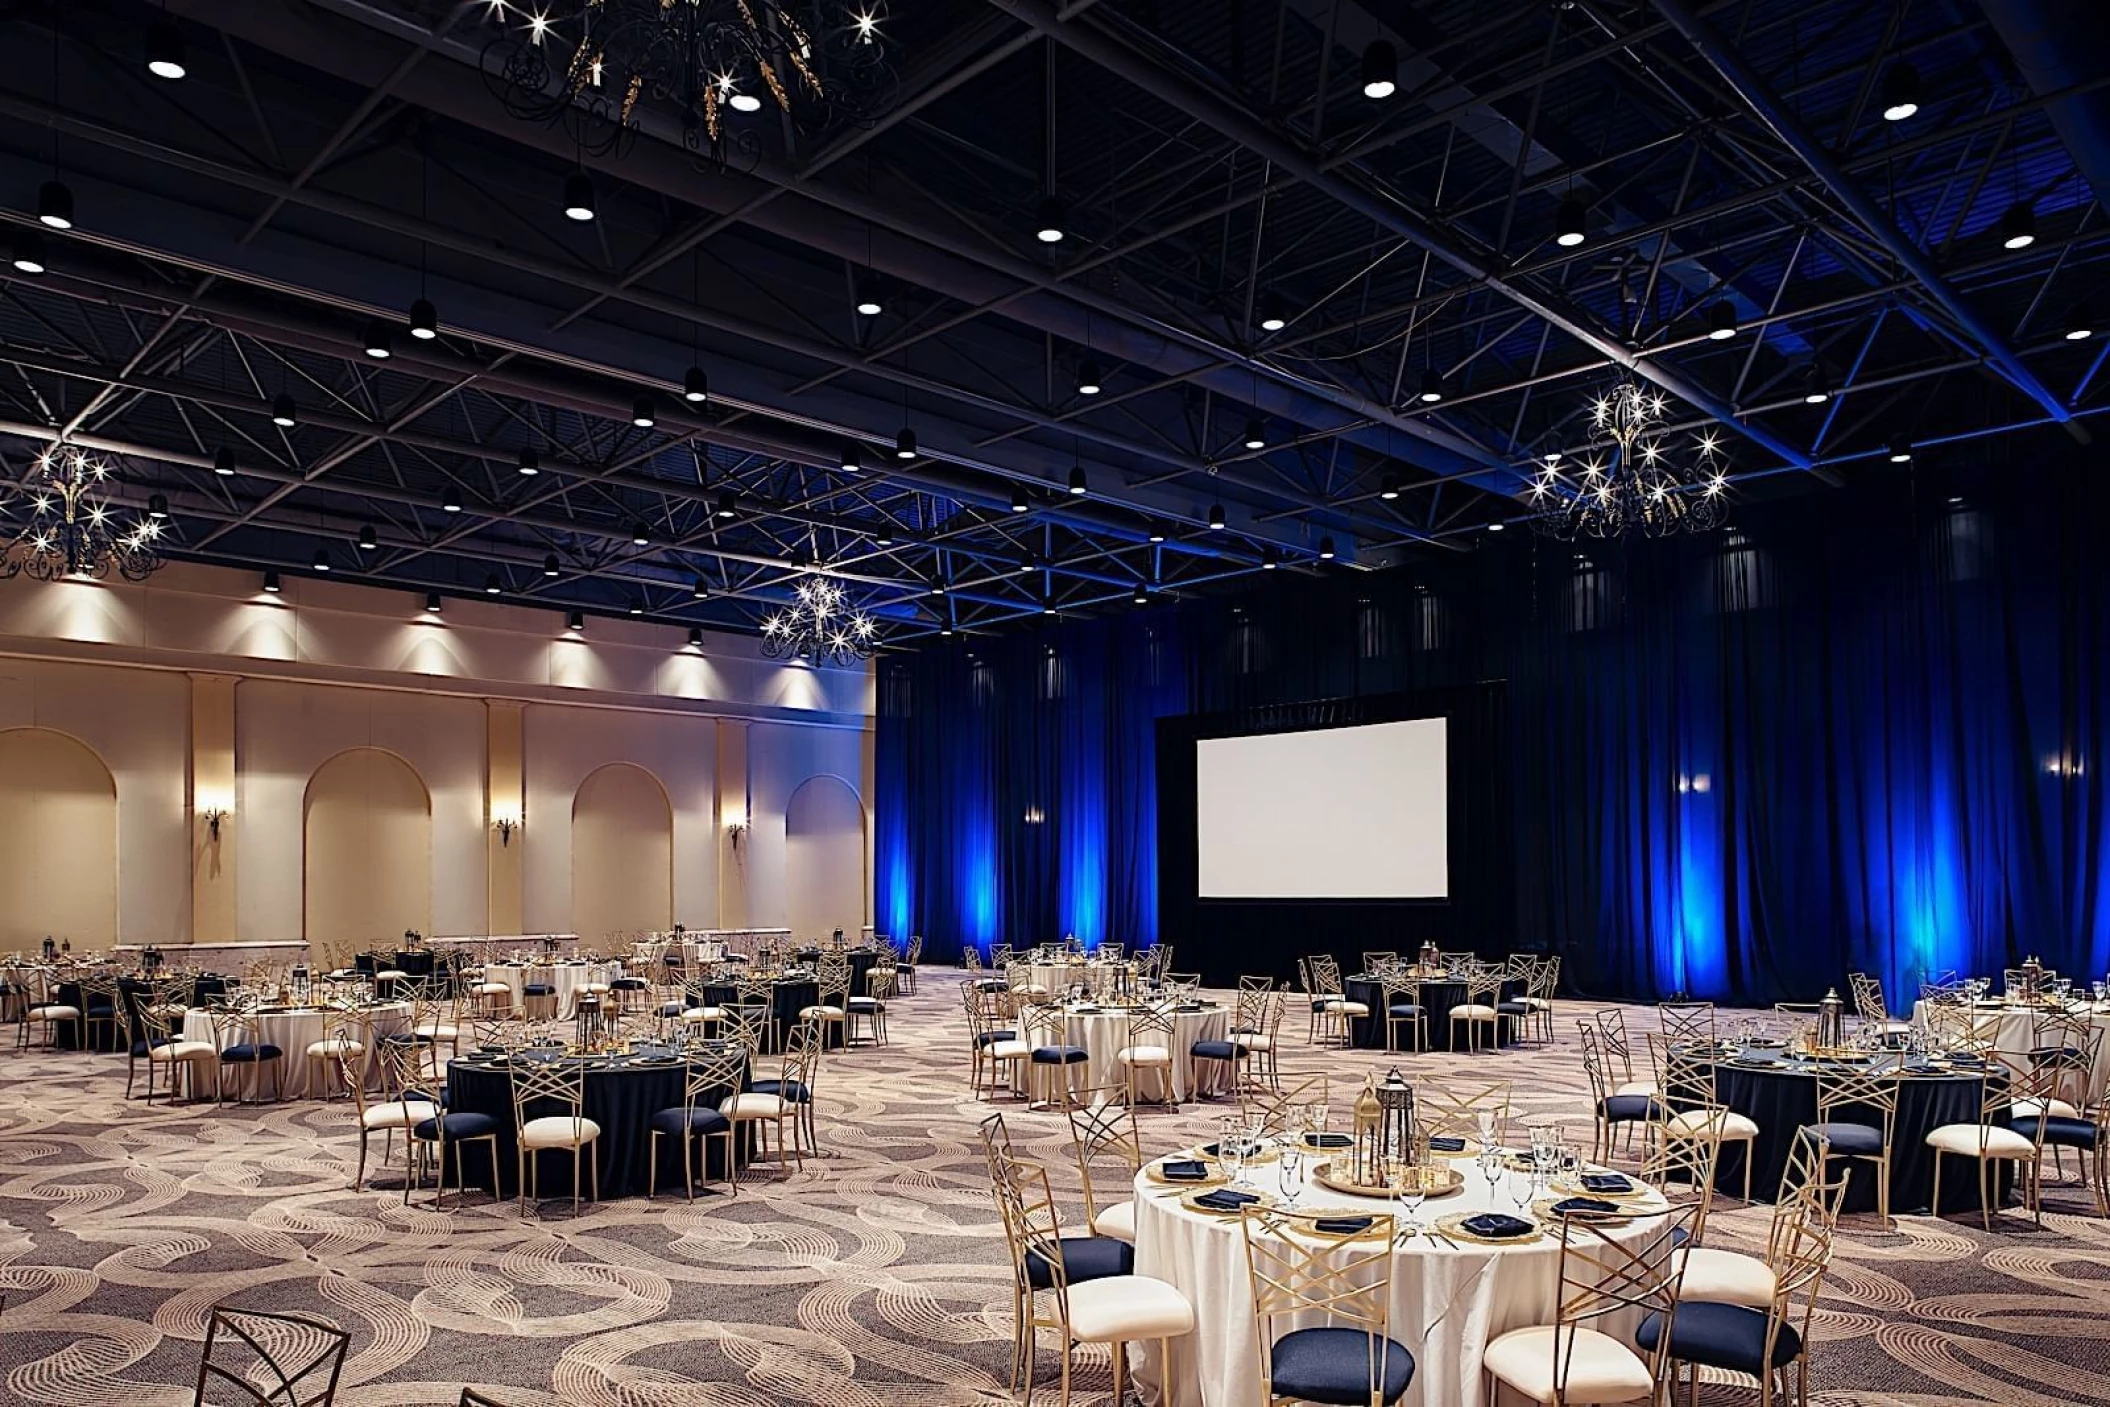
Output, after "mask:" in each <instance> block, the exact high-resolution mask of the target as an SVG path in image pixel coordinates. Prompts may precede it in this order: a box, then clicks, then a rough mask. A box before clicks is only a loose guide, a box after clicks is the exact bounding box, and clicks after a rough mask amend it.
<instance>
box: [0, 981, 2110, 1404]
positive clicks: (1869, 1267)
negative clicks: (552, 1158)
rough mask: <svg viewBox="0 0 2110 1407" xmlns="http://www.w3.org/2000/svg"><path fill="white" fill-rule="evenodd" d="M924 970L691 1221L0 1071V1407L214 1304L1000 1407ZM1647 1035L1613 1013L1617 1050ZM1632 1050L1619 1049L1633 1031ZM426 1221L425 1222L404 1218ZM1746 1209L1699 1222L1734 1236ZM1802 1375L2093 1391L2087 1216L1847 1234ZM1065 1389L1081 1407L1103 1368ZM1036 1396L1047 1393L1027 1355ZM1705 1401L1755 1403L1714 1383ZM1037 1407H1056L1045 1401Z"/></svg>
mask: <svg viewBox="0 0 2110 1407" xmlns="http://www.w3.org/2000/svg"><path fill="white" fill-rule="evenodd" d="M956 981H957V978H956V975H955V974H951V973H936V972H933V973H928V974H926V976H925V980H924V983H923V990H922V992H921V993H920V994H919V995H917V996H913V997H907V998H903V999H901V1000H900V1001H899V1002H897V1003H896V1006H895V1014H894V1019H893V1023H892V1031H891V1035H892V1040H893V1043H892V1044H891V1045H890V1046H889V1047H887V1048H885V1049H881V1050H870V1049H860V1050H858V1051H855V1052H853V1053H851V1054H849V1055H847V1056H843V1057H840V1058H834V1057H831V1058H830V1059H828V1060H827V1061H826V1062H824V1064H823V1065H822V1068H821V1074H820V1077H819V1081H818V1085H819V1095H820V1130H821V1139H822V1143H823V1146H824V1148H825V1149H826V1150H827V1153H828V1156H827V1157H826V1158H824V1159H822V1160H820V1161H817V1162H809V1163H808V1165H807V1171H806V1172H805V1173H804V1174H803V1175H795V1176H792V1177H790V1178H787V1179H784V1180H781V1181H761V1182H754V1183H749V1184H748V1185H747V1186H746V1187H745V1188H744V1189H743V1190H742V1191H741V1193H740V1195H739V1196H738V1197H737V1198H732V1197H727V1196H725V1195H723V1194H718V1195H713V1196H711V1197H709V1198H708V1199H699V1200H698V1201H697V1202H696V1203H695V1204H694V1205H693V1206H690V1205H688V1204H685V1203H684V1202H682V1201H681V1200H679V1199H678V1198H671V1197H667V1196H665V1195H663V1196H662V1197H661V1199H660V1200H659V1201H657V1202H651V1203H648V1202H646V1201H643V1200H641V1199H637V1200H628V1201H620V1202H610V1203H607V1204H604V1205H602V1206H600V1207H596V1208H591V1209H589V1210H587V1211H586V1212H585V1213H584V1214H582V1215H581V1216H580V1217H579V1218H578V1219H577V1220H573V1219H571V1217H570V1215H569V1206H568V1204H567V1205H564V1206H562V1207H557V1206H553V1207H552V1208H551V1209H550V1214H549V1216H548V1217H547V1218H546V1219H537V1218H534V1217H529V1218H525V1219H523V1218H522V1217H521V1216H519V1215H518V1214H517V1212H516V1211H515V1207H514V1204H513V1203H510V1202H507V1203H500V1204H498V1205H495V1206H494V1205H490V1204H488V1203H487V1202H485V1201H484V1200H482V1199H480V1198H479V1199H474V1200H472V1201H470V1202H469V1204H468V1205H467V1206H466V1207H463V1208H460V1209H456V1208H455V1207H454V1206H453V1205H452V1203H450V1206H449V1209H448V1210H446V1211H444V1212H437V1213H436V1212H433V1211H431V1210H428V1209H426V1208H425V1207H423V1206H418V1207H413V1208H405V1207H404V1206H403V1205H402V1200H401V1196H400V1187H401V1183H400V1181H399V1180H398V1179H399V1176H400V1168H399V1167H395V1168H390V1169H387V1170H384V1171H383V1173H382V1174H381V1177H380V1179H379V1180H380V1182H381V1184H382V1186H381V1187H380V1188H378V1189H369V1190H367V1191H364V1192H353V1191H352V1190H350V1184H351V1171H352V1166H353V1162H354V1160H355V1158H356V1155H357V1146H358V1140H357V1136H356V1133H355V1131H354V1129H353V1124H352V1113H351V1109H350V1106H349V1105H348V1104H345V1103H335V1104H328V1105H325V1104H318V1103H313V1102H309V1103H303V1104H285V1105H279V1106H268V1107H260V1108H241V1109H235V1108H229V1109H226V1110H214V1109H212V1108H211V1107H210V1106H206V1107H202V1108H184V1107H177V1108H165V1107H162V1106H160V1105H158V1104H157V1105H156V1106H154V1107H152V1108H148V1107H146V1106H144V1105H142V1104H140V1103H137V1102H132V1103H129V1104H128V1103H126V1102H125V1101H124V1100H123V1098H122V1096H123V1091H124V1064H123V1061H122V1060H121V1059H120V1058H118V1057H116V1056H101V1057H89V1056H81V1055H70V1054H66V1055H61V1054H43V1053H33V1054H29V1055H16V1054H14V1053H13V1052H12V1050H11V1049H10V1050H8V1051H7V1052H6V1053H5V1054H0V1292H4V1293H5V1296H6V1300H7V1304H6V1308H5V1310H4V1312H0V1401H4V1402H6V1403H9V1404H13V1403H53V1404H65V1407H105V1404H107V1407H118V1404H125V1407H164V1405H165V1404H175V1403H178V1402H183V1403H188V1402H189V1401H190V1391H191V1389H190V1386H189V1384H190V1382H191V1381H192V1379H193V1376H194V1374H195V1373H196V1371H197V1362H198V1353H199V1347H200V1344H201V1342H202V1340H203V1336H204V1326H205V1321H206V1317H207V1313H208V1310H209V1307H210V1306H211V1305H212V1304H213V1303H215V1302H216V1301H220V1300H229V1301H232V1302H235V1303H237V1304H240V1305H244V1306H248V1307H253V1308H264V1309H276V1310H299V1311H304V1312H307V1313H311V1314H316V1315H320V1316H322V1317H324V1318H326V1319H329V1320H331V1321H332V1322H334V1323H337V1324H339V1325H341V1326H343V1327H345V1328H347V1329H349V1330H350V1331H351V1332H352V1334H353V1336H354V1337H353V1344H352V1349H351V1354H350V1357H349V1358H348V1360H347V1362H346V1366H345V1375H344V1382H343V1386H342V1387H341V1389H340V1391H339V1393H338V1397H337V1400H338V1401H339V1402H340V1403H343V1404H346V1405H347V1407H411V1404H421V1403H451V1402H453V1401H454V1400H455V1398H456V1396H457V1395H458V1393H459V1391H460V1387H461V1385H462V1384H464V1383H474V1384H478V1385H482V1386H485V1387H488V1388H489V1389H491V1390H492V1391H493V1393H494V1395H496V1396H498V1397H500V1398H501V1399H502V1400H504V1401H507V1402H511V1403H519V1404H522V1407H555V1404H559V1403H565V1404H582V1405H590V1407H617V1404H622V1407H642V1404H683V1407H770V1405H771V1404H786V1403H815V1404H829V1405H830V1407H838V1404H839V1405H840V1407H882V1405H883V1404H904V1405H906V1404H914V1407H943V1404H966V1403H993V1402H1002V1401H1006V1400H1009V1398H1008V1394H1007V1393H1006V1392H1005V1390H1004V1386H1003V1374H1004V1371H1005V1366H1004V1365H1005V1362H1006V1359H1007V1354H1008V1337H1009V1299H1008V1271H1007V1270H1006V1268H1005V1266H1004V1260H1003V1257H1004V1248H1003V1240H1002V1237H1001V1234H1000V1231H999V1229H998V1227H997V1224H996V1221H995V1213H994V1208H993V1206H992V1204H991V1201H990V1198H989V1194H988V1190H987V1185H986V1179H985V1176H984V1173H983V1170H982V1159H981V1154H980V1151H979V1148H978V1146H977V1145H976V1143H975V1138H974V1129H975V1124H976V1122H977V1121H978V1120H979V1119H980V1118H981V1117H982V1116H983V1115H984V1114H985V1113H987V1112H988V1110H987V1106H985V1105H983V1104H979V1103H977V1102H975V1101H973V1100H972V1099H970V1098H968V1097H967V1092H966V1080H965V1075H964V1069H965V1059H964V1021H963V1018H962V1016H961V1013H960V1006H959V1002H958V1000H957V996H956V992H955V984H956ZM1584 1010H1586V1008H1584V1007H1582V1006H1580V1005H1574V1006H1570V1007H1566V1008H1564V1009H1563V1011H1562V1013H1561V1025H1562V1026H1563V1028H1564V1035H1565V1041H1564V1044H1563V1045H1560V1046H1557V1047H1555V1048H1554V1049H1553V1050H1551V1051H1537V1050H1525V1051H1515V1052H1508V1053H1503V1054H1500V1055H1480V1056H1474V1057H1453V1056H1447V1055H1437V1056H1425V1057H1415V1056H1406V1057H1400V1058H1398V1059H1397V1061H1396V1062H1394V1061H1392V1060H1390V1059H1387V1058H1385V1057H1380V1056H1376V1055H1372V1054H1358V1053H1349V1052H1338V1051H1322V1050H1313V1049H1308V1048H1306V1047H1305V1046H1304V1045H1303V1031H1302V1029H1301V1022H1299V1023H1295V1024H1297V1026H1298V1029H1297V1030H1295V1031H1294V1032H1293V1033H1291V1035H1290V1037H1289V1041H1290V1048H1289V1050H1288V1052H1287V1054H1286V1057H1285V1060H1284V1065H1285V1068H1286V1069H1287V1070H1290V1071H1301V1070H1313V1069H1321V1068H1323V1069H1326V1070H1328V1071H1330V1072H1333V1073H1335V1074H1336V1076H1337V1078H1342V1077H1345V1078H1346V1079H1347V1080H1350V1081H1353V1080H1357V1079H1359V1078H1360V1076H1361V1075H1362V1074H1363V1073H1364V1072H1365V1071H1367V1070H1369V1069H1370V1068H1372V1067H1373V1066H1382V1065H1385V1064H1390V1063H1397V1064H1399V1065H1400V1066H1401V1067H1402V1068H1403V1069H1404V1070H1405V1071H1406V1072H1407V1073H1408V1074H1409V1075H1412V1074H1414V1073H1415V1072H1417V1071H1433V1070H1437V1069H1441V1068H1443V1067H1445V1066H1449V1065H1453V1064H1455V1063H1457V1062H1459V1061H1470V1062H1471V1064H1472V1067H1473V1069H1474V1070H1475V1071H1476V1072H1484V1073H1486V1074H1489V1075H1503V1076H1507V1077H1509V1078H1512V1079H1513V1080H1514V1081H1515V1085H1516V1098H1517V1104H1518V1106H1519V1108H1520V1110H1522V1111H1524V1112H1526V1113H1528V1114H1530V1115H1532V1116H1538V1115H1554V1116H1561V1117H1564V1118H1573V1119H1575V1120H1577V1121H1578V1122H1581V1123H1584V1124H1585V1125H1586V1122H1587V1114H1586V1108H1587V1101H1586V1098H1585V1096H1584V1094H1583V1090H1584V1085H1583V1081H1582V1074H1581V1069H1580V1065H1579V1063H1578V1061H1577V1057H1576V1052H1575V1049H1574V1045H1573V1035H1572V1032H1573V1027H1572V1025H1570V1024H1569V1018H1570V1017H1572V1016H1574V1015H1578V1014H1581V1013H1582V1012H1583V1011H1584ZM1652 1021H1653V1017H1652V1015H1650V1014H1647V1013H1642V1012H1630V1013H1629V1022H1630V1024H1631V1025H1633V1026H1634V1027H1635V1028H1636V1029H1637V1030H1638V1029H1639V1028H1641V1027H1643V1026H1645V1025H1647V1024H1651V1023H1652ZM1637 1040H1638V1037H1637ZM1005 1107H1006V1113H1007V1117H1008V1118H1009V1119H1010V1121H1011V1124H1012V1127H1013V1135H1014V1139H1015V1140H1016V1141H1018V1142H1019V1143H1021V1144H1023V1145H1025V1147H1026V1148H1027V1149H1029V1150H1030V1151H1031V1152H1033V1153H1034V1154H1035V1155H1036V1156H1040V1157H1043V1158H1045V1159H1046V1160H1047V1161H1048V1163H1049V1164H1050V1166H1051V1167H1052V1168H1053V1169H1055V1170H1056V1171H1057V1173H1058V1174H1060V1175H1062V1176H1064V1177H1066V1178H1067V1179H1068V1180H1069V1184H1070V1185H1071V1186H1072V1187H1074V1177H1075V1174H1074V1171H1073V1169H1074V1165H1073V1164H1071V1163H1070V1162H1069V1158H1068V1133H1067V1126H1066V1125H1065V1124H1064V1123H1063V1122H1062V1121H1061V1120H1060V1119H1059V1118H1058V1117H1056V1116H1054V1115H1049V1114H1029V1113H1024V1112H1020V1111H1018V1110H1017V1109H1016V1108H1015V1107H1014V1106H1008V1105H1007V1106H1005ZM1218 1112H1220V1111H1219V1109H1218V1108H1217V1107H1214V1106H1210V1105H1207V1104H1204V1105H1198V1106H1197V1105H1189V1106H1185V1107H1184V1108H1183V1110H1182V1112H1181V1113H1180V1114H1179V1115H1177V1116H1175V1115H1172V1114H1170V1113H1164V1112H1157V1111H1146V1112H1145V1114H1144V1116H1143V1127H1144V1135H1145V1142H1146V1145H1147V1146H1149V1147H1151V1148H1153V1149H1157V1148H1171V1147H1173V1146H1175V1145H1179V1144H1183V1143H1187V1142H1191V1141H1193V1140H1195V1139H1197V1138H1198V1137H1199V1136H1201V1135H1202V1134H1203V1133H1204V1132H1209V1131H1213V1120H1214V1119H1215V1118H1216V1116H1217V1114H1218ZM421 1200H422V1199H421ZM1763 1225H1764V1210H1763V1209H1759V1210H1757V1211H1746V1210H1740V1209H1736V1208H1734V1205H1733V1204H1730V1209H1729V1210H1727V1211H1723V1212H1718V1213H1717V1216H1716V1219H1715V1221H1714V1222H1712V1223H1710V1233H1709V1234H1710V1239H1711V1240H1713V1241H1715V1242H1717V1243H1719V1244H1738V1243H1742V1244H1747V1245H1748V1244H1750V1237H1751V1236H1752V1234H1753V1233H1754V1231H1756V1232H1758V1233H1759V1234H1762V1232H1763ZM1818 1334H1819V1342H1818V1344H1817V1346H1816V1349H1815V1353H1814V1359H1813V1368H1814V1379H1813V1381H1814V1384H1815V1387H1816V1388H1817V1392H1816V1400H1818V1401H1820V1402H1823V1403H1826V1404H1847V1403H1856V1404H1861V1403H1866V1404H1875V1403H1912V1404H1924V1405H1925V1407H1942V1405H1943V1404H1962V1403H2003V1404H2015V1407H2035V1405H2036V1404H2043V1407H2052V1404H2058V1403H2068V1402H2085V1403H2093V1402H2110V1351H2106V1338H2110V1227H2106V1226H2105V1225H2104V1224H2103V1223H2102V1222H2101V1221H2099V1220H2097V1219H2096V1218H2095V1217H2094V1216H2093V1214H2092V1205H2091V1203H2090V1201H2089V1198H2088V1196H2087V1194H2086V1192H2085V1191H2084V1190H2083V1189H2082V1188H2080V1187H2079V1186H2077V1185H2071V1184H2069V1185H2067V1186H2063V1187H2053V1188H2052V1189H2051V1191H2050V1210H2049V1212H2048V1213H2047V1215H2046V1217H2045V1225H2044V1228H2043V1229H2042V1230H2041V1231H2040V1230H2038V1229H2036V1228H2034V1227H2033V1226H2032V1225H2031V1224H2030V1223H2029V1221H2028V1219H2027V1218H2026V1217H2023V1216H2019V1215H2013V1214H2011V1215H2009V1216H2007V1217H2004V1218H2002V1219H2000V1221H1998V1222H1996V1230H1995V1231H1994V1232H1993V1233H1992V1234H1991V1235H1987V1234H1985V1233H1983V1232H1981V1231H1980V1230H1979V1228H1978V1226H1977V1225H1976V1223H1975V1222H1972V1223H1969V1224H1964V1223H1962V1222H1935V1221H1932V1220H1929V1219H1927V1218H1924V1217H1919V1218H1903V1219H1901V1220H1900V1222H1899V1224H1898V1228H1897V1230H1896V1231H1894V1232H1892V1233H1889V1234H1878V1233H1877V1232H1876V1229H1875V1226H1874V1222H1873V1219H1872V1218H1861V1219H1860V1220H1859V1221H1858V1223H1856V1224H1851V1225H1849V1226H1848V1227H1846V1228H1845V1235H1844V1236H1843V1238H1842V1242H1841V1250H1840V1254H1839V1256H1838V1259H1837V1262H1836V1265H1835V1270H1834V1273H1833V1275H1832V1277H1831V1280H1830V1282H1829V1284H1828V1288H1827V1293H1826V1296H1825V1299H1824V1302H1823V1307H1822V1312H1821V1323H1820V1326H1819V1330H1818ZM1080 1362H1082V1363H1083V1364H1084V1367H1083V1369H1082V1375H1081V1377H1080V1380H1079V1385H1080V1387H1081V1388H1084V1389H1088V1391H1086V1392H1084V1393H1083V1394H1082V1395H1081V1396H1080V1398H1079V1400H1080V1401H1085V1402H1088V1401H1092V1400H1095V1399H1094V1396H1093V1394H1097V1397H1096V1400H1099V1401H1104V1400H1105V1396H1106V1392H1107V1388H1108V1385H1109V1377H1108V1373H1107V1369H1106V1360H1105V1358H1104V1356H1103V1355H1099V1356H1097V1357H1091V1356H1090V1355H1085V1356H1082V1357H1081V1358H1080ZM1042 1365H1043V1373H1044V1377H1043V1381H1049V1380H1050V1379H1051V1376H1052V1373H1053V1361H1052V1356H1051V1355H1048V1354H1044V1355H1043V1358H1042ZM1702 1395H1703V1398H1704V1399H1705V1400H1708V1401H1710V1402H1714V1403H1730V1402H1737V1403H1741V1402H1747V1401H1748V1402H1755V1401H1756V1395H1755V1393H1753V1392H1752V1391H1751V1390H1750V1389H1748V1388H1746V1387H1737V1386H1733V1385H1730V1384H1727V1383H1724V1384H1721V1385H1713V1384H1709V1385H1707V1386H1706V1387H1705V1389H1704V1390H1703V1394H1702ZM1048 1400H1049V1401H1050V1402H1052V1401H1053V1398H1052V1396H1051V1397H1049V1398H1048Z"/></svg>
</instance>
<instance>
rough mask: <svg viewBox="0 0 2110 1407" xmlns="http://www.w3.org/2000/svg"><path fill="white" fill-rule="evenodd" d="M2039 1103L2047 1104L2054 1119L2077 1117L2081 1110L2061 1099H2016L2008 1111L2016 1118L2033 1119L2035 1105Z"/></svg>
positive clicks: (2035, 1115)
mask: <svg viewBox="0 0 2110 1407" xmlns="http://www.w3.org/2000/svg"><path fill="white" fill-rule="evenodd" d="M2040 1104H2042V1105H2046V1106H2048V1107H2049V1108H2050V1110H2051V1116H2052V1117H2053V1118H2055V1119H2078V1118H2080V1117H2081V1111H2080V1110H2078V1109H2076V1108H2074V1107H2073V1106H2072V1105H2071V1104H2068V1103H2067V1102H2066V1101H2065V1100H2063V1099H2018V1100H2016V1101H2015V1103H2014V1105H2013V1107H2012V1108H2011V1109H2010V1110H2009V1111H2008V1112H2009V1114H2010V1115H2011V1116H2012V1117H2014V1118H2016V1119H2018V1120H2019V1119H2034V1118H2036V1117H2037V1106H2038V1105H2040Z"/></svg>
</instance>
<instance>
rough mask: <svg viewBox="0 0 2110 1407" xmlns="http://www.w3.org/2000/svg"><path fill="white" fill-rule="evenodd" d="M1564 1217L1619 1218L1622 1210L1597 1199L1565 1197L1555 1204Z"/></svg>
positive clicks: (1556, 1209) (1555, 1207)
mask: <svg viewBox="0 0 2110 1407" xmlns="http://www.w3.org/2000/svg"><path fill="white" fill-rule="evenodd" d="M1553 1210H1555V1211H1557V1212H1559V1213H1560V1214H1561V1215H1562V1216H1617V1215H1618V1214H1619V1211H1620V1209H1619V1208H1618V1207H1617V1206H1615V1205H1614V1204H1612V1203H1610V1202H1604V1201H1599V1200H1598V1199H1597V1198H1595V1197H1563V1198H1561V1200H1560V1201H1558V1202H1555V1203H1554V1204H1553Z"/></svg>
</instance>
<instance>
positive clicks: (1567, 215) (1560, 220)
mask: <svg viewBox="0 0 2110 1407" xmlns="http://www.w3.org/2000/svg"><path fill="white" fill-rule="evenodd" d="M1588 225H1589V211H1588V209H1586V208H1585V207H1584V205H1583V203H1582V202H1581V201H1580V200H1577V199H1576V198H1575V197H1574V196H1572V195H1570V196H1567V197H1565V198H1564V199H1563V200H1562V201H1561V204H1560V209H1559V210H1557V211H1555V212H1554V215H1553V242H1554V243H1555V244H1557V245H1559V246H1560V247H1561V248H1563V249H1573V248H1575V247H1576V246H1577V245H1579V244H1581V243H1582V242H1583V241H1584V240H1585V239H1587V238H1588V237H1589V233H1588Z"/></svg>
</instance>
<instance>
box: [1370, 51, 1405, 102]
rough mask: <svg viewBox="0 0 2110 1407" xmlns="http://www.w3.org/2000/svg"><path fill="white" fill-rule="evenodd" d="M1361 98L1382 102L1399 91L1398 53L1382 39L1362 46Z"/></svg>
mask: <svg viewBox="0 0 2110 1407" xmlns="http://www.w3.org/2000/svg"><path fill="white" fill-rule="evenodd" d="M1362 83H1363V96H1364V97H1366V98H1369V99H1371V100H1372V101H1374V102H1382V101H1383V100H1384V99H1386V98H1389V97H1391V96H1392V95H1393V94H1394V93H1396V92H1398V91H1399V52H1398V51H1397V50H1396V49H1394V48H1393V47H1392V46H1391V45H1390V44H1389V43H1387V42H1386V41H1385V40H1382V39H1373V40H1371V41H1370V42H1369V43H1368V44H1366V45H1364V46H1363V65H1362Z"/></svg>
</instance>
